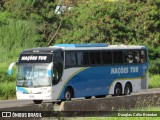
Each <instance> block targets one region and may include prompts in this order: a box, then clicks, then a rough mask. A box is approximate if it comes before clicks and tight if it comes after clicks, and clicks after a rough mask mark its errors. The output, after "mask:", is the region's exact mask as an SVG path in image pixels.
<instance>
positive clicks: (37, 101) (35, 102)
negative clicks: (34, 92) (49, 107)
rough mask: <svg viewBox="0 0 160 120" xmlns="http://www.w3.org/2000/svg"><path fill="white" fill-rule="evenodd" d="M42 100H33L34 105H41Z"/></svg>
mask: <svg viewBox="0 0 160 120" xmlns="http://www.w3.org/2000/svg"><path fill="white" fill-rule="evenodd" d="M42 101H43V100H33V102H34V104H41V103H42Z"/></svg>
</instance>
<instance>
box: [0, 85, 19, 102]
mask: <svg viewBox="0 0 160 120" xmlns="http://www.w3.org/2000/svg"><path fill="white" fill-rule="evenodd" d="M15 97H16V84H15V82H3V83H2V82H0V99H9V98H15Z"/></svg>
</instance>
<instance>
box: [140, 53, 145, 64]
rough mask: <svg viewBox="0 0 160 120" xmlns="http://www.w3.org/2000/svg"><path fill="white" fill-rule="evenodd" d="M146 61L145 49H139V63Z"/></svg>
mask: <svg viewBox="0 0 160 120" xmlns="http://www.w3.org/2000/svg"><path fill="white" fill-rule="evenodd" d="M145 62H146V51H144V50H141V63H145Z"/></svg>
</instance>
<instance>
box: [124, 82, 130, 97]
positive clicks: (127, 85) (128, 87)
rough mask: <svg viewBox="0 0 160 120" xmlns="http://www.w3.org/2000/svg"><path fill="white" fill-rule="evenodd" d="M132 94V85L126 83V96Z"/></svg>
mask: <svg viewBox="0 0 160 120" xmlns="http://www.w3.org/2000/svg"><path fill="white" fill-rule="evenodd" d="M131 92H132V86H131V84H130V83H126V85H125V87H124V95H130V94H131Z"/></svg>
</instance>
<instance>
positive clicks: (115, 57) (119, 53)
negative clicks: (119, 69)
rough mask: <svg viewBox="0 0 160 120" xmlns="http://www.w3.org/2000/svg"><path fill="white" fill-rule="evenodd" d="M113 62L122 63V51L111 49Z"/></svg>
mask: <svg viewBox="0 0 160 120" xmlns="http://www.w3.org/2000/svg"><path fill="white" fill-rule="evenodd" d="M113 63H123V52H122V51H113Z"/></svg>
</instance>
